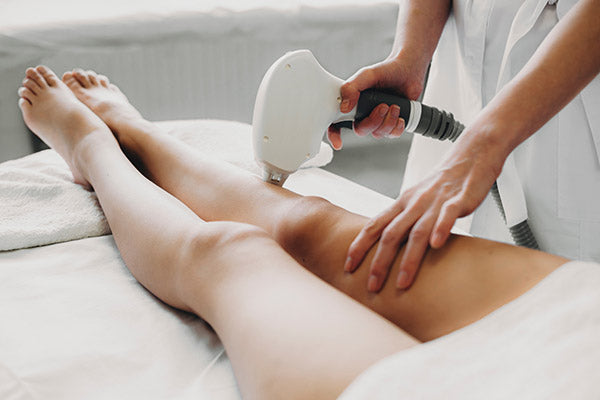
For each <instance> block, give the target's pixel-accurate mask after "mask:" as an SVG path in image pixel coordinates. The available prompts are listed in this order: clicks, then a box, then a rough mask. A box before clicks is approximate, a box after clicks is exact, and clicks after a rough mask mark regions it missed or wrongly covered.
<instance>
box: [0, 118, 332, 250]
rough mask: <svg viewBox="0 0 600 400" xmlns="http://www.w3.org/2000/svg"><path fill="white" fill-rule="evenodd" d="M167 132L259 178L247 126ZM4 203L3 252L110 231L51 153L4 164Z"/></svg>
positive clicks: (327, 154) (182, 125) (189, 126)
mask: <svg viewBox="0 0 600 400" xmlns="http://www.w3.org/2000/svg"><path fill="white" fill-rule="evenodd" d="M163 125H164V124H163ZM165 127H166V128H172V129H173V130H172V132H173V135H174V136H175V137H178V138H180V139H181V140H183V141H184V142H186V143H188V144H190V145H191V146H193V147H194V148H196V149H198V150H199V151H201V152H203V153H204V154H209V155H211V156H213V157H217V158H220V159H223V160H225V161H229V162H231V163H232V164H235V165H237V166H239V167H241V168H243V169H246V170H248V171H251V172H253V173H256V174H260V169H259V168H258V166H257V164H256V163H255V161H254V158H253V154H252V141H251V127H250V125H248V124H242V123H238V122H231V121H216V120H215V121H211V120H205V121H198V122H190V121H180V122H170V123H169V124H167V125H165ZM175 128H177V129H175ZM331 158H332V150H331V148H330V147H329V146H328V145H326V144H322V146H321V151H320V153H319V154H318V155H317V156H316V157H315V158H313V159H312V160H309V161H308V162H307V163H306V164H305V165H304V166H303V167H311V166H320V165H326V164H327V163H329V161H330V160H331ZM0 204H2V207H0V251H2V250H13V249H20V248H25V247H33V246H40V245H45V244H49V243H58V242H64V241H67V240H74V239H81V238H84V237H90V236H98V235H105V234H107V233H109V232H110V230H109V227H108V224H107V223H106V219H105V218H104V215H103V213H102V210H101V209H100V206H99V204H98V201H97V198H96V195H95V194H94V193H93V192H89V191H87V190H85V189H83V188H82V187H81V186H78V185H74V184H73V177H72V175H71V173H70V171H69V169H68V167H67V164H66V163H65V162H64V161H63V160H62V158H60V156H59V155H58V154H56V152H54V151H53V150H46V151H42V152H39V153H36V154H32V155H30V156H27V157H24V158H21V159H18V160H14V161H8V162H5V163H2V164H0Z"/></svg>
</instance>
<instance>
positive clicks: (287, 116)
mask: <svg viewBox="0 0 600 400" xmlns="http://www.w3.org/2000/svg"><path fill="white" fill-rule="evenodd" d="M342 83H343V81H342V79H340V78H337V77H335V76H333V75H332V74H330V73H329V72H327V71H326V70H325V69H324V68H323V67H322V66H321V65H320V64H319V63H318V62H317V60H316V59H315V57H314V56H313V54H312V53H311V52H310V51H309V50H298V51H293V52H290V53H287V54H285V55H284V56H283V57H281V58H280V59H279V60H277V61H276V62H275V63H274V64H273V65H272V66H271V68H269V70H268V71H267V73H266V74H265V76H264V78H263V80H262V82H261V84H260V87H259V89H258V94H257V96H256V103H255V105H254V116H253V119H252V137H253V144H254V156H255V158H256V161H257V162H258V163H259V164H260V165H261V166H262V167H263V171H264V173H263V179H264V180H265V181H267V182H271V183H274V184H276V185H279V186H281V185H283V182H284V181H285V179H286V178H287V177H288V176H289V174H291V173H294V172H295V171H296V170H298V168H299V167H300V165H301V164H303V163H304V162H306V161H307V160H309V159H311V158H313V157H314V156H316V155H317V154H318V152H319V149H320V146H321V139H322V138H323V134H324V132H325V131H326V130H327V127H328V126H329V125H330V124H331V123H333V122H338V121H341V120H352V119H353V117H354V115H353V112H351V113H348V114H342V113H341V112H340V106H339V102H340V100H341V99H340V87H341V86H342Z"/></svg>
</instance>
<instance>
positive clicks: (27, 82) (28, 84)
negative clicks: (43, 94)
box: [23, 78, 41, 95]
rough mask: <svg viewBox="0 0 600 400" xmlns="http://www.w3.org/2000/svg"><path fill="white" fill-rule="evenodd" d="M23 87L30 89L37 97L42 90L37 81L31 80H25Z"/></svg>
mask: <svg viewBox="0 0 600 400" xmlns="http://www.w3.org/2000/svg"><path fill="white" fill-rule="evenodd" d="M23 86H24V87H26V88H27V89H29V90H30V91H31V92H32V93H33V94H34V95H36V94H37V93H38V91H40V90H41V88H40V87H39V85H38V84H37V83H35V81H34V80H33V79H29V78H25V80H23Z"/></svg>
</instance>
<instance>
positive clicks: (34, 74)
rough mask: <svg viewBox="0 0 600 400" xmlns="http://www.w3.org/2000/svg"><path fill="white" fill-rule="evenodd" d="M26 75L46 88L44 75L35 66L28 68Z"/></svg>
mask: <svg viewBox="0 0 600 400" xmlns="http://www.w3.org/2000/svg"><path fill="white" fill-rule="evenodd" d="M25 76H26V77H27V78H29V79H30V80H31V81H33V82H34V83H35V84H36V85H38V86H39V87H40V88H44V87H46V86H47V85H46V83H45V82H44V79H43V78H42V76H41V75H40V74H39V73H38V72H37V71H36V70H35V69H34V68H27V69H26V70H25Z"/></svg>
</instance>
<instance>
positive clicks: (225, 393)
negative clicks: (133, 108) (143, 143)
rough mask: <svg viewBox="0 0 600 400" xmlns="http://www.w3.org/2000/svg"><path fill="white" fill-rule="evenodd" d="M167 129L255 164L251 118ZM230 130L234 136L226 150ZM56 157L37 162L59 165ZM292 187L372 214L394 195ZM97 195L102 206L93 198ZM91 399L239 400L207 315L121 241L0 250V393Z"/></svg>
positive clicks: (332, 186)
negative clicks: (169, 301)
mask: <svg viewBox="0 0 600 400" xmlns="http://www.w3.org/2000/svg"><path fill="white" fill-rule="evenodd" d="M163 125H164V126H165V127H167V128H173V129H174V130H176V131H177V134H176V136H177V137H179V138H181V139H183V140H184V141H186V142H187V143H189V144H191V145H192V146H194V147H197V148H204V150H205V151H211V150H214V151H216V148H217V147H219V148H220V150H219V152H218V153H219V156H220V157H221V158H223V159H225V160H230V161H233V162H234V163H236V164H237V165H238V166H241V167H243V168H246V169H250V170H256V169H255V168H256V167H255V166H254V165H253V161H252V156H251V153H250V141H249V133H250V132H249V130H250V127H249V126H248V125H245V124H239V123H234V122H225V121H201V122H190V121H180V122H170V123H165V124H163ZM224 137H229V139H228V140H229V141H230V142H231V143H230V145H229V146H225V145H224V139H223V138H224ZM225 141H226V140H225ZM214 151H213V152H214ZM50 156H52V154H45V155H44V154H41V155H40V157H38V158H41V159H42V161H43V159H44V158H45V159H46V161H48V163H49V165H52V166H53V168H55V169H56V168H60V167H61V165H59V163H56V162H55V160H54V157H50ZM330 156H331V153H330V149H328V148H327V147H325V148H323V152H322V155H321V157H324V158H322V159H321V161H318V160H317V163H318V164H322V163H326V162H328V160H329V157H330ZM50 161H51V162H50ZM39 162H41V161H39V160H38V162H37V164H36V168H37V167H38V166H39V165H38V164H39ZM13 164H14V163H13ZM6 165H7V164H5V165H4V167H3V168H2V171H4V170H6V168H5V167H6ZM8 165H9V166H10V165H12V164H8ZM62 168H63V169H65V168H66V165H62ZM0 172H1V171H0ZM54 175H55V176H58V177H59V178H61V177H62V175H63V174H62V173H60V174H56V173H54ZM65 179H66V178H65ZM63 180H64V179H63ZM60 186H61V187H62V188H64V187H65V184H64V183H61V185H60ZM286 186H287V187H289V188H291V189H292V190H296V191H298V192H299V193H302V194H305V195H309V194H310V195H321V196H323V197H325V198H328V199H329V200H330V201H332V202H333V203H335V204H338V205H341V206H344V207H346V208H348V209H349V210H350V211H353V212H356V213H360V214H364V215H374V214H375V213H377V212H378V211H380V210H381V209H383V208H384V207H386V206H387V205H389V204H390V202H391V201H392V200H391V199H389V198H387V197H385V196H383V195H381V194H379V193H376V192H373V191H371V190H369V189H367V188H365V187H362V186H360V185H357V184H355V183H352V182H350V181H348V180H346V179H344V178H341V177H338V176H336V175H333V174H331V173H329V172H327V171H324V170H320V169H316V168H309V169H304V170H300V171H298V172H297V173H296V174H294V175H292V176H291V177H290V178H289V179H288V182H287V183H286ZM61 191H62V189H61ZM19 195H20V196H23V192H19ZM88 202H90V207H92V208H93V207H95V203H94V201H93V199H88ZM52 210H58V209H56V208H52ZM63 212H65V211H63ZM2 215H3V214H2V213H1V212H0V221H1V220H2ZM86 215H87V217H86V218H90V219H94V218H97V217H93V216H90V215H92V214H90V213H87V214H86ZM52 221H55V220H54V219H53V220H52ZM0 228H1V227H0ZM89 232H96V231H94V230H93V229H89ZM96 234H97V233H96ZM23 243H24V244H25V245H27V244H28V243H30V242H28V241H25V242H23ZM82 398H85V399H214V400H229V399H239V398H240V397H239V393H238V390H237V386H236V383H235V378H234V376H233V372H232V369H231V365H230V363H229V360H228V359H227V357H226V355H225V353H224V351H223V346H222V344H221V342H220V341H219V339H218V338H217V336H216V335H215V334H214V333H213V332H212V331H211V330H210V329H209V328H208V327H207V326H206V324H204V323H203V322H202V321H201V320H200V319H199V318H196V317H194V316H192V315H189V314H186V313H183V312H180V311H177V310H175V309H173V308H170V307H168V306H166V305H164V304H163V303H162V302H160V301H158V300H157V299H156V298H155V297H154V296H153V295H152V294H150V293H149V292H148V291H146V290H145V289H144V288H143V287H142V286H141V285H139V284H138V283H137V282H136V281H135V279H134V278H133V276H132V275H131V274H130V273H129V271H128V270H127V268H126V267H125V265H124V264H123V261H122V260H121V258H120V256H119V253H118V250H117V248H116V246H115V243H114V241H113V239H112V236H100V237H94V238H86V239H80V240H74V241H69V242H65V243H59V244H53V245H48V246H43V247H35V248H31V249H23V250H16V251H6V252H0V399H3V400H4V399H11V400H25V399H27V400H29V399H61V400H75V399H82Z"/></svg>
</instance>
